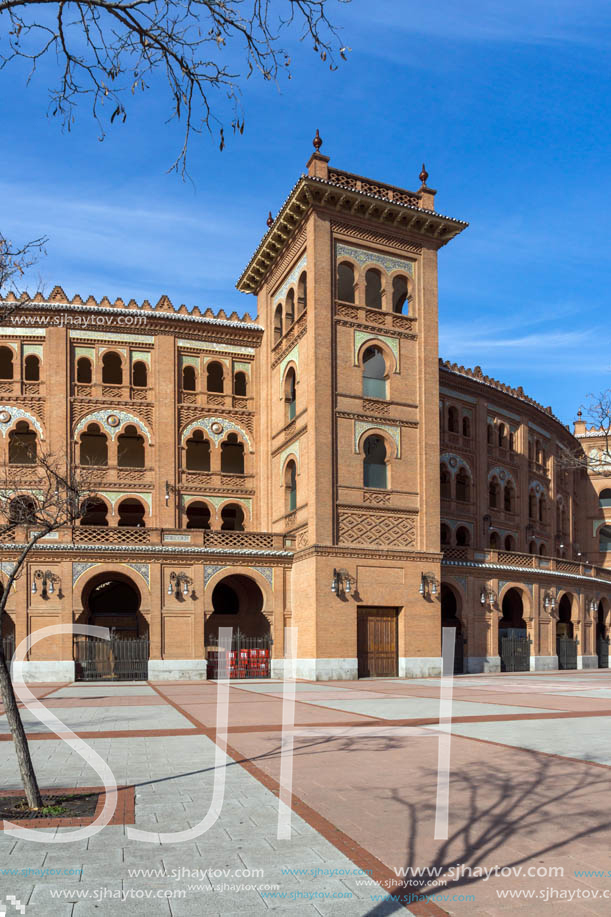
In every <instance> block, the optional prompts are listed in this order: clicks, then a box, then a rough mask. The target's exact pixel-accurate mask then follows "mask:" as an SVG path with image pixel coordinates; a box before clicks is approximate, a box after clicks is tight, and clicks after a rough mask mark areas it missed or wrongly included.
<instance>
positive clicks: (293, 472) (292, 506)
mask: <svg viewBox="0 0 611 917" xmlns="http://www.w3.org/2000/svg"><path fill="white" fill-rule="evenodd" d="M284 486H285V488H286V511H287V513H292V512H294V510H296V509H297V466H296V465H295V462H294V461H293V460H292V459H291V461H290V462H287V463H286V468H285V469H284Z"/></svg>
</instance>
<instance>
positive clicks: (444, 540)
mask: <svg viewBox="0 0 611 917" xmlns="http://www.w3.org/2000/svg"><path fill="white" fill-rule="evenodd" d="M440 540H441V544H442V545H445V546H447V545H450V544H452V532H451V531H450V526H449V525H445V524H442V526H441V533H440Z"/></svg>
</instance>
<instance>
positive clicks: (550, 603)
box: [543, 592, 556, 614]
mask: <svg viewBox="0 0 611 917" xmlns="http://www.w3.org/2000/svg"><path fill="white" fill-rule="evenodd" d="M543 606H544V608H545V610H546V611H548V612H549V613H550V614H551V613H552V612H553V611H554V609H555V607H556V595H555V593H553V592H546V593H545V595H544V597H543Z"/></svg>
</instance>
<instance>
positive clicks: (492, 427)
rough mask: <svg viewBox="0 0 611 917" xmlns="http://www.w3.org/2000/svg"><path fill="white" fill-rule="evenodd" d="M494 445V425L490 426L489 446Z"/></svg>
mask: <svg viewBox="0 0 611 917" xmlns="http://www.w3.org/2000/svg"><path fill="white" fill-rule="evenodd" d="M493 443H494V424H491V423H489V424H488V445H489V446H491V445H492V444H493Z"/></svg>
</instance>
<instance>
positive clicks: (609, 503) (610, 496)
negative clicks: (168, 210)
mask: <svg viewBox="0 0 611 917" xmlns="http://www.w3.org/2000/svg"><path fill="white" fill-rule="evenodd" d="M598 503H599V505H600V507H601V509H607V507H611V488H609V487H605V489H604V490H601V492H600V494H599V495H598Z"/></svg>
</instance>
